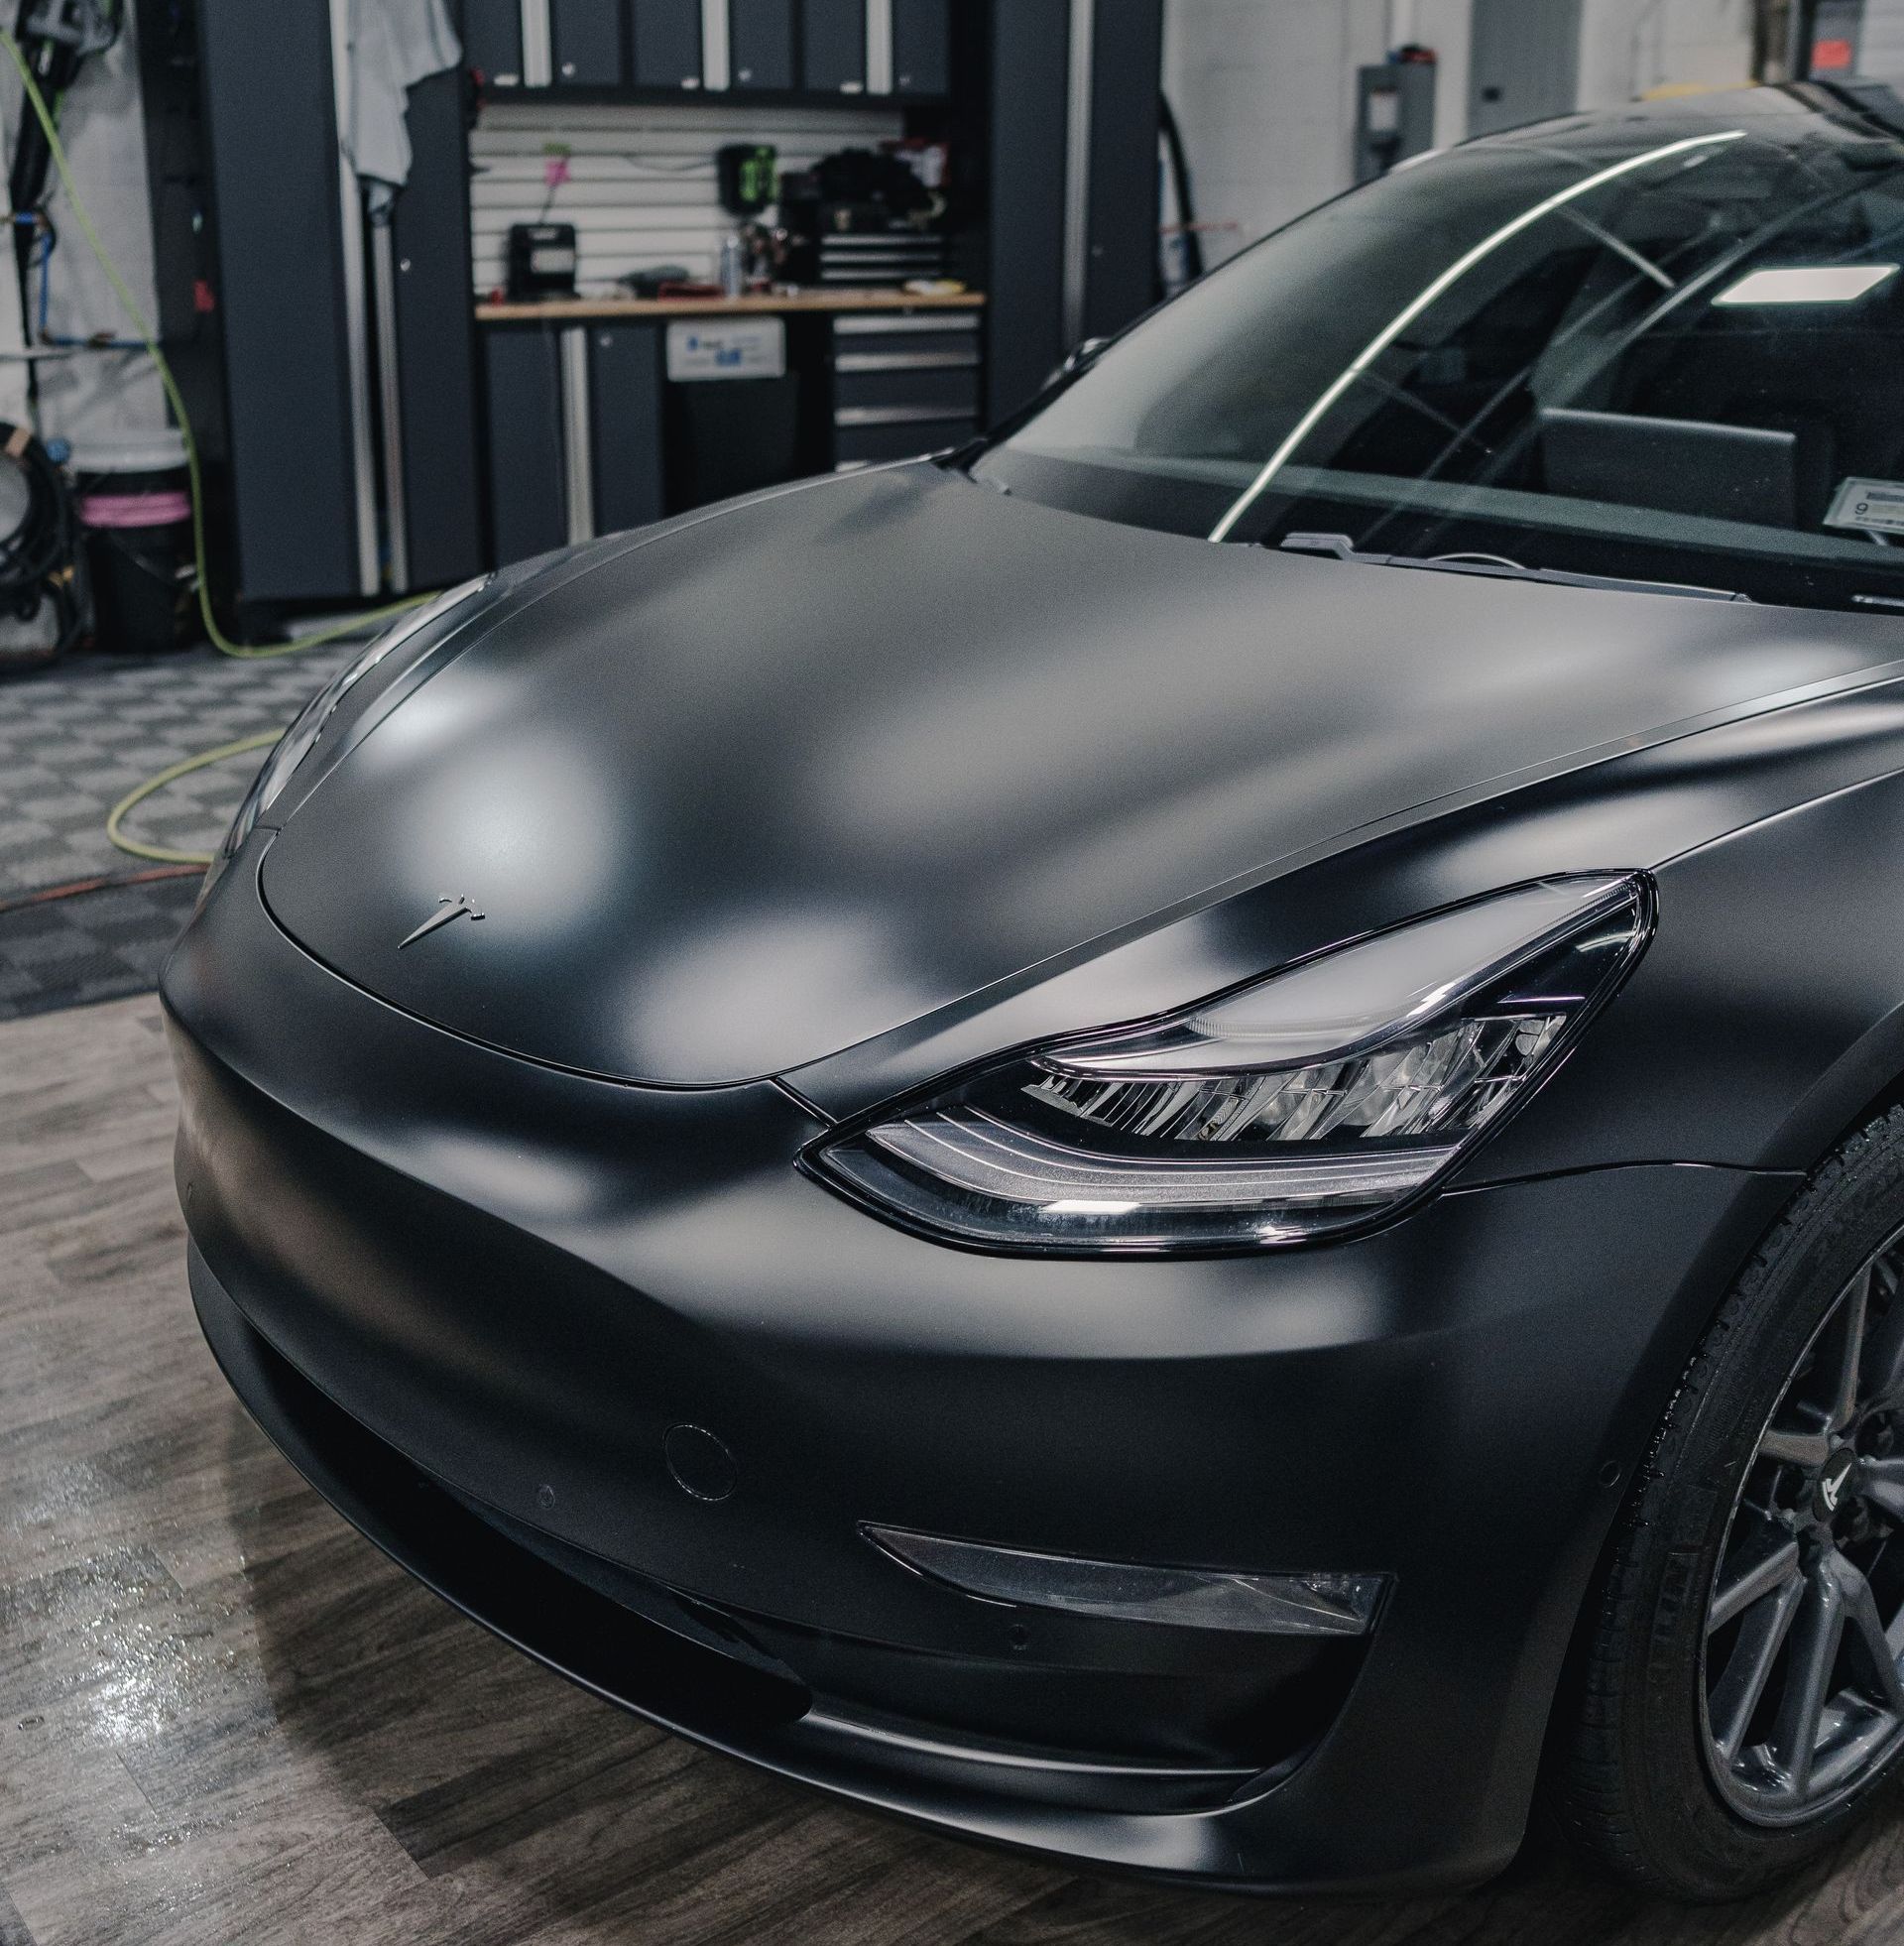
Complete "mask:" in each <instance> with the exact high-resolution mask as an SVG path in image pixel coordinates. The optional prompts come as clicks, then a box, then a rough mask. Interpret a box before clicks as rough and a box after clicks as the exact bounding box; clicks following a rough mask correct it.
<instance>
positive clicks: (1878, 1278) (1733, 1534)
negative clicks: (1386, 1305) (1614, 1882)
mask: <svg viewBox="0 0 1904 1946" xmlns="http://www.w3.org/2000/svg"><path fill="white" fill-rule="evenodd" d="M1900 1651H1904V1106H1900V1107H1896V1108H1892V1109H1890V1110H1888V1111H1887V1112H1886V1113H1884V1114H1882V1115H1879V1116H1876V1117H1874V1118H1873V1119H1871V1120H1870V1121H1868V1122H1867V1123H1866V1124H1865V1125H1864V1127H1862V1128H1861V1129H1859V1130H1857V1131H1856V1132H1855V1133H1854V1134H1852V1135H1850V1136H1848V1137H1847V1138H1846V1139H1845V1140H1844V1142H1843V1143H1841V1144H1840V1145H1839V1146H1838V1148H1837V1149H1836V1150H1834V1151H1833V1153H1832V1154H1831V1155H1828V1156H1826V1157H1825V1159H1824V1160H1823V1161H1821V1162H1820V1163H1819V1165H1818V1167H1817V1168H1816V1169H1814V1170H1813V1171H1812V1173H1811V1174H1810V1176H1809V1177H1808V1178H1807V1179H1806V1181H1805V1182H1804V1184H1803V1185H1802V1186H1801V1187H1800V1188H1799V1190H1798V1192H1797V1193H1796V1194H1795V1195H1794V1196H1793V1197H1792V1199H1791V1201H1790V1202H1789V1203H1788V1204H1787V1205H1786V1208H1785V1211H1784V1213H1783V1215H1782V1216H1780V1218H1779V1219H1778V1221H1777V1222H1776V1223H1774V1224H1773V1225H1772V1227H1771V1229H1770V1230H1769V1231H1768V1232H1767V1233H1766V1235H1765V1236H1764V1238H1763V1239H1762V1240H1761V1242H1760V1244H1759V1246H1758V1249H1757V1250H1756V1251H1755V1252H1754V1254H1753V1256H1752V1258H1751V1260H1750V1262H1749V1263H1747V1264H1746V1265H1745V1266H1744V1268H1743V1269H1742V1270H1741V1272H1740V1273H1739V1276H1738V1278H1737V1281H1736V1282H1735V1283H1734V1284H1733V1285H1732V1288H1731V1291H1730V1293H1729V1294H1728V1295H1727V1296H1726V1297H1725V1301H1724V1302H1723V1303H1722V1304H1721V1305H1720V1306H1719V1309H1718V1311H1717V1312H1716V1313H1715V1314H1714V1315H1713V1317H1712V1318H1711V1319H1710V1320H1709V1322H1708V1324H1707V1326H1706V1330H1705V1332H1704V1335H1703V1336H1702V1337H1701V1338H1700V1341H1699V1343H1698V1345H1697V1346H1696V1347H1695V1349H1694V1350H1693V1353H1692V1356H1691V1358H1690V1360H1689V1362H1688V1364H1687V1366H1686V1368H1685V1372H1684V1375H1683V1377H1682V1378H1681V1380H1680V1384H1679V1389H1678V1391H1677V1392H1676V1393H1675V1395H1674V1397H1673V1399H1672V1401H1671V1402H1670V1404H1669V1405H1668V1406H1667V1408H1666V1411H1665V1414H1664V1416H1663V1417H1662V1419H1661V1420H1660V1423H1659V1425H1658V1427H1657V1429H1656V1431H1655V1434H1654V1437H1653V1440H1652V1443H1651V1445H1650V1447H1649V1448H1648V1450H1647V1453H1646V1456H1645V1458H1644V1460H1643V1461H1642V1462H1641V1464H1640V1466H1639V1468H1638V1470H1637V1472H1636V1473H1635V1475H1634V1477H1633V1479H1632V1481H1631V1484H1630V1486H1629V1488H1628V1491H1627V1494H1626V1497H1625V1501H1624V1505H1623V1506H1622V1508H1621V1511H1620V1514H1619V1516H1618V1517H1617V1519H1616V1520H1614V1522H1613V1528H1612V1532H1611V1533H1610V1534H1609V1536H1608V1539H1607V1543H1606V1553H1605V1556H1604V1558H1603V1560H1602V1564H1601V1570H1600V1573H1599V1575H1598V1576H1597V1578H1596V1582H1595V1585H1594V1587H1593V1589H1592V1591H1591V1592H1590V1594H1589V1597H1588V1600H1587V1603H1586V1606H1585V1609H1584V1611H1583V1613H1582V1615H1581V1618H1580V1624H1579V1628H1578V1630H1577V1632H1576V1637H1575V1642H1574V1648H1573V1653H1572V1655H1571V1656H1570V1658H1569V1663H1568V1670H1567V1673H1566V1675H1565V1677H1564V1678H1563V1681H1562V1684H1561V1688H1560V1693H1559V1695H1558V1696H1557V1697H1556V1700H1555V1709H1554V1717H1553V1723H1552V1729H1551V1734H1550V1737H1549V1743H1548V1751H1547V1762H1546V1766H1545V1771H1546V1774H1545V1790H1544V1796H1545V1801H1546V1803H1547V1805H1548V1807H1549V1809H1550V1811H1551V1812H1552V1813H1553V1815H1554V1818H1555V1820H1556V1822H1557V1823H1558V1825H1559V1827H1560V1829H1561V1831H1562V1832H1563V1833H1565V1834H1566V1835H1567V1836H1569V1837H1571V1838H1572V1839H1573V1840H1574V1841H1575V1842H1576V1843H1578V1844H1580V1845H1581V1846H1583V1847H1584V1848H1585V1849H1586V1850H1588V1851H1589V1852H1590V1853H1592V1854H1593V1855H1594V1856H1595V1857H1597V1858H1598V1859H1599V1860H1600V1861H1601V1862H1602V1863H1603V1864H1604V1865H1606V1867H1608V1868H1609V1869H1610V1870H1612V1871H1613V1872H1615V1873H1616V1874H1618V1875H1619V1876H1620V1877H1621V1878H1623V1879H1625V1880H1627V1881H1628V1882H1629V1883H1630V1884H1633V1885H1639V1886H1641V1887H1643V1888H1644V1889H1646V1890H1647V1891H1650V1892H1654V1893H1661V1892H1663V1893H1666V1894H1668V1895H1669V1896H1673V1897H1677V1898H1688V1899H1699V1900H1717V1899H1727V1898H1737V1897H1741V1896H1743V1895H1744V1894H1746V1893H1749V1892H1753V1891H1757V1890H1761V1889H1763V1888H1764V1887H1765V1886H1767V1885H1772V1884H1774V1883H1775V1882H1776V1881H1778V1880H1779V1879H1781V1878H1785V1877H1787V1876H1789V1875H1790V1874H1792V1873H1794V1872H1797V1871H1799V1870H1800V1869H1801V1868H1803V1867H1804V1866H1805V1865H1807V1864H1808V1863H1810V1862H1811V1861H1812V1860H1813V1859H1815V1858H1817V1857H1818V1856H1819V1855H1820V1854H1821V1853H1823V1852H1824V1851H1826V1850H1828V1849H1829V1848H1830V1847H1831V1846H1832V1845H1834V1844H1835V1843H1837V1842H1838V1841H1839V1840H1840V1839H1842V1838H1844V1836H1845V1835H1846V1834H1847V1833H1848V1832H1849V1831H1850V1830H1851V1828H1852V1827H1853V1826H1854V1825H1855V1824H1856V1823H1857V1821H1858V1820H1859V1819H1860V1818H1861V1817H1862V1816H1863V1815H1864V1812H1865V1810H1866V1808H1867V1807H1868V1806H1869V1805H1870V1804H1871V1802H1872V1801H1873V1799H1874V1798H1875V1797H1876V1796H1877V1794H1878V1792H1879V1791H1880V1789H1881V1788H1882V1787H1883V1785H1884V1783H1885V1780H1886V1779H1887V1778H1888V1777H1889V1776H1891V1775H1892V1774H1893V1773H1895V1772H1897V1771H1898V1770H1900V1769H1901V1768H1904V1682H1900V1679H1899V1661H1900Z"/></svg>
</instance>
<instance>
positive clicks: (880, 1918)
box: [0, 1000, 1904, 1946]
mask: <svg viewBox="0 0 1904 1946" xmlns="http://www.w3.org/2000/svg"><path fill="white" fill-rule="evenodd" d="M173 1099H174V1098H173V1092H172V1085H171V1079H170V1075H169V1073H168V1069H167V1064H166V1059H165V1052H164V1048H163V1045H162V1042H161V1039H160V1035H159V1023H158V1010H157V1006H156V1004H155V1003H154V1002H152V1001H151V1000H133V1001H122V1002H115V1003H112V1004H110V1005H108V1006H103V1007H97V1008H92V1009H88V1010H84V1011H79V1012H71V1013H64V1014H59V1015H53V1016H49V1017H46V1018H44V1019H39V1020H32V1021H26V1022H20V1023H14V1024H11V1025H8V1026H6V1027H4V1028H0V1946H66V1942H77V1941H85V1942H93V1941H98V1942H114V1946H122V1943H125V1942H135V1941H136V1942H143V1943H149V1946H156V1943H157V1942H186V1941H190V1942H198V1941H214V1942H224V1941H231V1940H243V1941H246V1942H248V1943H249V1942H264V1941H275V1940H313V1941H316V1940H321V1941H327V1942H328V1941H348V1940H365V1941H376V1942H379V1943H380V1946H383V1942H406V1941H411V1940H418V1941H471V1942H477V1941H482V1942H489V1941H508V1942H516V1941H535V1942H538V1943H541V1946H554V1942H558V1941H561V1942H582V1941H602V1940H627V1941H639V1942H657V1943H658V1942H667V1943H668V1946H688V1943H689V1942H711V1941H763V1940H765V1941H799V1942H806V1941H816V1942H826V1946H835V1943H836V1942H838V1943H839V1946H848V1943H849V1942H866V1946H886V1942H898V1941H905V1942H919V1943H920V1946H925V1943H927V1942H929V1943H930V1946H956V1943H958V1942H969V1943H970V1946H1056V1942H1060V1941H1062V1942H1066V1943H1067V1946H1079V1942H1090V1943H1091V1946H1096V1943H1097V1942H1104V1943H1105V1946H1140V1943H1141V1946H1152V1943H1153V1942H1157V1943H1160V1946H1217V1942H1230V1941H1238V1942H1241V1941H1249V1942H1275V1943H1276V1946H1402V1942H1418V1943H1419V1946H1508V1943H1509V1942H1513V1943H1514V1946H1596V1943H1597V1942H1601V1941H1612V1940H1617V1941H1621V1942H1638V1943H1639V1946H1747V1943H1748V1942H1759V1941H1782V1942H1788V1946H1827V1942H1839V1941H1844V1942H1849V1941H1861V1942H1871V1941H1878V1940H1891V1939H1898V1940H1904V1810H1896V1809H1894V1810H1892V1811H1891V1812H1890V1813H1889V1814H1888V1815H1887V1816H1885V1817H1883V1818H1880V1819H1879V1820H1877V1821H1875V1822H1873V1823H1872V1824H1870V1825H1869V1826H1867V1827H1866V1829H1865V1830H1864V1831H1863V1832H1862V1833H1860V1834H1859V1835H1858V1837H1857V1838H1856V1839H1855V1840H1853V1841H1852V1842H1850V1843H1848V1844H1847V1845H1846V1846H1845V1847H1844V1849H1843V1850H1842V1851H1841V1852H1840V1853H1839V1855H1838V1856H1837V1857H1836V1858H1835V1859H1834V1860H1833V1861H1831V1863H1830V1866H1829V1868H1828V1869H1826V1870H1824V1871H1820V1872H1818V1873H1815V1874H1814V1875H1813V1876H1812V1877H1811V1878H1809V1879H1808V1880H1807V1881H1806V1882H1805V1883H1804V1884H1802V1885H1799V1886H1797V1887H1796V1888H1794V1889H1793V1890H1791V1891H1789V1892H1787V1893H1785V1894H1782V1895H1781V1896H1779V1897H1777V1898H1774V1899H1771V1900H1766V1901H1760V1902H1757V1903H1753V1904H1746V1905H1740V1906H1735V1907H1731V1908H1727V1909H1724V1910H1720V1911H1708V1912H1695V1913H1689V1912H1685V1911H1679V1910H1675V1909H1673V1908H1669V1907H1663V1906H1653V1905H1648V1904H1647V1903H1645V1902H1644V1901H1641V1900H1638V1899H1635V1898H1633V1897H1630V1896H1629V1895H1627V1894H1625V1893H1623V1892H1620V1891H1617V1890H1614V1889H1612V1888H1610V1887H1607V1886H1605V1885H1601V1884H1600V1883H1599V1882H1597V1881H1596V1880H1594V1879H1592V1878H1590V1877H1589V1876H1587V1875H1586V1874H1584V1873H1583V1872H1581V1871H1580V1870H1579V1869H1578V1868H1577V1867H1576V1866H1574V1865H1573V1864H1572V1863H1571V1862H1569V1861H1568V1860H1566V1859H1564V1858H1555V1857H1551V1856H1544V1855H1540V1854H1538V1853H1530V1854H1529V1855H1527V1856H1525V1857H1523V1859H1522V1860H1521V1861H1520V1863H1519V1864H1517V1865H1516V1866H1515V1868H1514V1870H1513V1871H1512V1872H1510V1873H1509V1874H1508V1875H1507V1876H1506V1877H1505V1878H1504V1879H1502V1880H1501V1881H1499V1882H1497V1883H1496V1884H1495V1885H1491V1886H1488V1887H1487V1888H1486V1889H1484V1890H1482V1891H1480V1892H1475V1893H1470V1894H1467V1895H1465V1896H1460V1897H1443V1898H1429V1899H1419V1900H1415V1901H1411V1902H1406V1903H1395V1902H1389V1903H1363V1904H1351V1903H1324V1902H1319V1901H1305V1902H1302V1903H1272V1902H1256V1901H1249V1900H1242V1899H1234V1898H1218V1897H1209V1896H1185V1895H1183V1894H1181V1893H1175V1892H1170V1891H1165V1890H1158V1889H1155V1888H1151V1887H1146V1886H1143V1885H1130V1884H1123V1883H1114V1882H1107V1881H1100V1880H1091V1879H1080V1878H1077V1877H1074V1876H1071V1875H1069V1874H1066V1873H1064V1872H1061V1871H1055V1870H1052V1869H1050V1868H1049V1867H1046V1866H1042V1865H1038V1864H1035V1863H1031V1862H1028V1861H1025V1860H1022V1859H1017V1858H1012V1857H1008V1856H1004V1855H1001V1854H996V1853H990V1852H985V1851H981V1850H976V1849H970V1848H966V1847H963V1846H959V1845H954V1844H951V1843H948V1842H945V1841H942V1840H938V1839H934V1838H930V1837H926V1836H922V1835H920V1834H919V1833H916V1832H913V1831H910V1830H907V1829H905V1828H903V1827H901V1826H898V1825H896V1824H892V1823H889V1822H886V1821H884V1820H881V1819H877V1818H873V1817H868V1816H863V1815H860V1814H857V1813H854V1812H850V1811H847V1810H843V1809H840V1808H838V1807H836V1806H834V1805H832V1804H830V1803H828V1802H826V1801H825V1800H823V1799H821V1798H819V1797H816V1796H812V1795H809V1794H807V1793H805V1792H803V1791H800V1790H796V1789H793V1788H790V1787H788V1786H785V1785H783V1784H780V1783H777V1782H774V1781H773V1780H772V1779H768V1778H764V1777H760V1776H757V1775H755V1774H754V1773H753V1772H752V1771H750V1770H748V1769H747V1768H745V1767H744V1766H742V1765H740V1764H734V1763H731V1762H729V1761H727V1760H725V1759H722V1758H718V1757H712V1756H709V1755H707V1754H705V1753H702V1752H699V1751H696V1750H694V1749H692V1748H690V1747H689V1746H688V1745H686V1744H683V1743H680V1742H678V1741H676V1740H675V1739H673V1738H671V1737H668V1736H665V1735H663V1734H662V1733H660V1732H659V1731H656V1730H654V1729H651V1728H649V1727H648V1726H646V1725H644V1724H642V1723H640V1722H638V1721H636V1720H634V1719H633V1718H630V1717H627V1716H625V1715H623V1714H621V1713H620V1712H618V1711H616V1710H614V1709H612V1708H610V1707H609V1706H607V1705H606V1704H603V1703H600V1702H597V1701H596V1700H594V1699H593V1698H591V1697H588V1696H585V1695H584V1694H582V1693H581V1692H580V1691H579V1690H576V1689H573V1688H571V1687H569V1686H568V1685H567V1684H565V1683H563V1682H562V1681H560V1680H559V1679H557V1678H556V1677H554V1676H552V1675H550V1674H548V1673H547V1672H546V1671H544V1670H542V1669H540V1668H538V1667H536V1666H535V1664H533V1663H531V1662H529V1661H528V1660H526V1659H525V1658H523V1657H522V1656H520V1655H517V1654H515V1653H514V1652H513V1651H511V1650H509V1649H507V1648H505V1647H503V1646H502V1645H501V1644H500V1643H498V1642H494V1641H493V1640H492V1639H491V1638H490V1637H488V1636H487V1635H485V1634H484V1633H483V1631H481V1630H480V1629H478V1628H476V1627H475V1626H474V1625H473V1624H471V1623H469V1622H466V1621H464V1620H463V1619H462V1618H461V1617H459V1616H457V1615H455V1614H454V1613H452V1611H451V1610H449V1609H448V1608H447V1607H445V1606H444V1605H443V1604H442V1603H440V1602H438V1601H437V1600H436V1599H435V1598H434V1597H433V1596H431V1595H429V1594H427V1593H425V1592H424V1591H422V1590H421V1589H420V1588H417V1587H416V1586H415V1585H413V1584H412V1583H411V1582H410V1581H409V1580H408V1579H407V1578H406V1577H405V1576H404V1575H402V1574H401V1573H400V1572H399V1571H398V1570H397V1569H395V1568H394V1567H392V1566H391V1565H390V1564H389V1563H388V1562H386V1561H385V1560H384V1559H383V1557H382V1556H381V1555H380V1554H378V1553H377V1552H376V1551H375V1550H374V1549H373V1548H372V1547H371V1546H370V1545H369V1544H368V1543H367V1542H365V1541H363V1540H360V1539H359V1538H358V1537H357V1536H356V1535H355V1534H354V1533H353V1532H352V1531H351V1530H350V1529H349V1528H347V1527H346V1526H345V1525H344V1524H343V1522H342V1521H341V1520H338V1519H337V1518H336V1517H335V1516H334V1515H333V1514H331V1513H330V1511H329V1510H328V1509H327V1508H326V1507H325V1506H324V1505H323V1504H322V1503H321V1502H320V1501H319V1500H318V1499H317V1498H316V1496H315V1495H313V1494H312V1493H310V1492H309V1491H308V1490H307V1489H306V1488H305V1487H304V1486H303V1485H302V1484H301V1483H300V1482H299V1480H298V1479H297V1476H296V1475H295V1474H294V1473H293V1472H292V1470H291V1468H290V1467H288V1466H287V1465H286V1464H285V1463H284V1462H283V1461H282V1460H281V1459H279V1458H278V1456H277V1455H276V1453H275V1452H274V1451H273V1450H272V1449H271V1448H270V1447H269V1446H268V1445H267V1443H266V1442H265V1440H264V1438H263V1437H262V1435H261V1434H259V1433H258V1432H257V1431H256V1430H255V1429H254V1428H253V1426H252V1425H251V1423H250V1421H249V1420H248V1419H247V1418H246V1417H245V1415H244V1413H243V1411H242V1410H241V1408H240V1407H239V1406H238V1404H237V1403H236V1401H235V1400H234V1399H232V1398H231V1396H230V1395H229V1393H228V1392H227V1391H226V1390H225V1387H224V1385H223V1382H222V1381H221V1380H220V1379H219V1377H218V1376H217V1373H216V1372H215V1370H214V1368H213V1366H212V1363H211V1360H210V1357H209V1355H208V1354H207V1353H206V1351H205V1350H204V1347H203V1346H202V1344H201V1343H200V1342H199V1338H198V1334H197V1330H196V1327H195V1324H194V1322H193V1320H192V1316H191V1311H190V1306H189V1302H188V1299H187V1297H186V1294H185V1281H184V1272H183V1265H182V1251H183V1232H182V1230H181V1228H180V1226H179V1215H178V1211H177V1208H176V1207H175V1204H174V1200H173V1192H172V1183H171V1175H170V1167H169V1146H170V1140H171V1130H172V1119H173Z"/></svg>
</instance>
